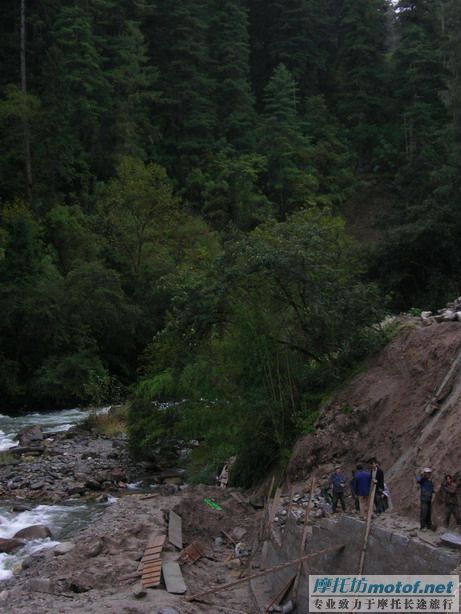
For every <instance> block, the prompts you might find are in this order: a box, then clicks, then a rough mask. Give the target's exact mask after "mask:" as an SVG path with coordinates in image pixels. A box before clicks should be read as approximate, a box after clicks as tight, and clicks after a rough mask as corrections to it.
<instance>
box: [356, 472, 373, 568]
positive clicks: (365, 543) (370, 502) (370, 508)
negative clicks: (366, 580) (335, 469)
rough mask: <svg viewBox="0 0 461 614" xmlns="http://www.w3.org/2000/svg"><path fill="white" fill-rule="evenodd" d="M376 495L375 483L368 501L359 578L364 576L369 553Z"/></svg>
mask: <svg viewBox="0 0 461 614" xmlns="http://www.w3.org/2000/svg"><path fill="white" fill-rule="evenodd" d="M375 493H376V482H374V483H373V486H372V487H371V493H370V498H369V500H368V516H367V524H366V527H365V535H364V538H363V546H362V552H361V553H360V563H359V571H358V575H359V576H361V575H362V572H363V566H364V564H365V555H366V553H367V547H368V536H369V535H370V527H371V518H372V516H373V508H374V506H375Z"/></svg>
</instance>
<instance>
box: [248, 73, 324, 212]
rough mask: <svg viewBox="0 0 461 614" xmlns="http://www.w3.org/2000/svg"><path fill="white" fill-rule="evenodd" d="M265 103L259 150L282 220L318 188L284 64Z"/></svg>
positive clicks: (268, 87) (268, 185)
mask: <svg viewBox="0 0 461 614" xmlns="http://www.w3.org/2000/svg"><path fill="white" fill-rule="evenodd" d="M264 100H265V108H264V125H263V129H262V137H261V141H260V147H261V152H262V153H264V154H265V155H266V156H267V159H268V174H267V184H266V185H267V192H268V196H269V198H270V200H271V201H272V202H273V203H274V204H275V206H276V209H277V211H278V215H279V218H280V219H283V218H285V216H286V215H287V214H288V213H289V212H290V211H292V210H294V209H295V208H297V207H299V206H301V205H303V204H305V203H306V202H308V201H309V199H310V197H311V196H312V195H313V193H315V191H316V189H317V187H318V183H317V179H316V177H315V175H314V173H313V168H312V160H311V156H312V150H311V148H310V145H309V142H308V140H307V139H306V138H305V137H304V136H303V135H302V131H301V122H300V119H299V117H298V115H297V90H296V83H295V81H294V79H293V77H292V75H291V74H290V71H289V70H288V69H287V68H286V66H285V65H284V64H280V66H278V67H277V68H276V70H275V72H274V74H273V76H272V78H271V80H270V81H269V83H268V85H267V87H266V90H265V98H264Z"/></svg>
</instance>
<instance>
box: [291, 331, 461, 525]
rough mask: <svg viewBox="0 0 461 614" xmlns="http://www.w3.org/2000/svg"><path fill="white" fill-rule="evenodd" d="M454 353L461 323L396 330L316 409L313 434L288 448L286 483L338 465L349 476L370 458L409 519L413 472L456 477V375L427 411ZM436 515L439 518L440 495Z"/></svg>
mask: <svg viewBox="0 0 461 614" xmlns="http://www.w3.org/2000/svg"><path fill="white" fill-rule="evenodd" d="M460 351H461V326H460V325H459V323H455V322H447V323H443V324H439V325H437V324H433V325H432V326H429V327H423V326H422V325H420V324H419V323H415V324H414V325H411V326H409V327H408V326H407V327H405V328H403V329H402V330H401V331H400V332H399V333H398V334H397V336H396V337H395V338H394V339H393V341H392V342H391V343H389V345H388V346H387V347H386V348H385V349H384V350H383V351H382V352H381V353H380V354H379V355H378V356H376V357H375V358H374V359H373V360H371V361H370V362H369V364H368V368H367V369H366V371H364V372H363V373H361V374H359V375H357V376H356V377H355V378H354V379H353V380H352V381H350V382H349V383H348V384H347V385H346V386H344V387H343V388H342V389H341V390H339V391H338V392H337V393H336V394H335V395H334V397H333V398H332V399H331V400H330V401H329V402H328V403H327V404H326V405H325V406H324V407H323V410H322V413H321V415H320V417H319V419H318V422H317V431H316V433H315V434H309V435H306V436H305V437H303V438H301V439H300V440H299V441H298V443H297V445H296V446H295V449H294V452H293V455H292V458H291V460H290V464H289V469H288V474H289V477H290V479H291V480H293V481H299V480H303V479H305V478H306V477H307V476H308V475H310V473H311V472H312V471H313V470H314V468H316V467H317V466H318V468H317V469H316V474H317V475H320V476H325V477H326V476H327V475H328V473H329V472H330V471H331V470H332V467H333V464H334V463H337V462H341V463H342V464H343V465H344V468H345V470H346V471H347V473H348V474H350V472H351V471H352V469H353V468H354V467H355V463H357V462H358V461H365V462H366V461H367V460H368V459H369V458H370V457H372V456H376V457H377V458H378V460H379V462H380V463H381V466H382V467H383V469H384V473H385V480H386V483H387V484H388V486H389V488H390V492H391V498H392V503H393V506H394V510H395V511H397V512H399V513H401V514H405V515H413V516H414V515H416V513H417V508H418V491H417V489H416V485H415V479H414V476H415V472H418V471H420V470H421V469H422V468H423V467H425V466H430V467H431V468H432V470H433V478H434V482H435V484H436V488H437V486H439V485H440V483H441V481H442V479H443V476H444V475H445V474H446V473H450V474H452V475H456V476H458V477H459V476H460V475H461V449H460V447H459V441H460V437H461V421H460V420H459V411H460V407H461V399H460V391H461V373H459V371H458V372H457V373H455V374H454V377H453V380H452V381H451V382H449V385H448V387H446V388H445V390H444V393H443V394H444V398H443V399H442V398H441V399H440V400H439V402H438V403H436V404H435V405H434V406H433V407H432V410H431V411H432V413H429V410H427V409H426V408H427V406H428V404H430V402H431V400H432V399H433V397H434V395H435V393H436V391H437V389H438V388H439V387H440V385H441V384H442V382H443V381H444V378H445V377H446V375H447V373H448V371H449V370H450V368H451V366H452V364H453V362H454V361H455V360H456V358H457V356H458V354H459V352H460ZM434 510H435V517H436V520H437V521H440V519H441V517H440V510H441V494H440V493H439V494H438V495H437V496H436V499H435V504H434Z"/></svg>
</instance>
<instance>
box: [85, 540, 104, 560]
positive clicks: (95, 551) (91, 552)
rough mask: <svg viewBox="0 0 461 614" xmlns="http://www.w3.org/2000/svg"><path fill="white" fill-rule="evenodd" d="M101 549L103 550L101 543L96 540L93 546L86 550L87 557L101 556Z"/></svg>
mask: <svg viewBox="0 0 461 614" xmlns="http://www.w3.org/2000/svg"><path fill="white" fill-rule="evenodd" d="M102 549H103V543H102V541H101V540H100V539H98V540H97V541H96V542H95V543H94V544H91V546H90V547H89V548H88V550H87V556H88V557H90V558H93V557H95V556H98V555H99V554H101V552H102Z"/></svg>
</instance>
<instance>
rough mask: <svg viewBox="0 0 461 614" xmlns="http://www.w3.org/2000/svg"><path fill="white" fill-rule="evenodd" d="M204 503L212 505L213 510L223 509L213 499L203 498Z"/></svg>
mask: <svg viewBox="0 0 461 614" xmlns="http://www.w3.org/2000/svg"><path fill="white" fill-rule="evenodd" d="M203 503H206V504H207V505H208V507H211V509H213V510H222V507H221V506H220V505H218V504H217V503H216V502H215V501H213V499H208V498H207V499H203Z"/></svg>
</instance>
